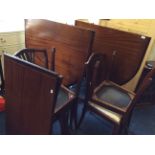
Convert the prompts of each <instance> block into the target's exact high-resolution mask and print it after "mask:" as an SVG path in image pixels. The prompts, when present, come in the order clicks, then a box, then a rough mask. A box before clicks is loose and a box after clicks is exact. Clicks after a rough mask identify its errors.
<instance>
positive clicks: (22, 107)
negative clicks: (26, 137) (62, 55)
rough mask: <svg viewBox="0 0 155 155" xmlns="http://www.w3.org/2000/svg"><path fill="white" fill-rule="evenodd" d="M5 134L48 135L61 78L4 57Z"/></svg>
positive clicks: (39, 68) (42, 69) (16, 59)
mask: <svg viewBox="0 0 155 155" xmlns="http://www.w3.org/2000/svg"><path fill="white" fill-rule="evenodd" d="M4 66H5V84H6V85H5V88H6V94H5V97H6V130H7V134H49V133H50V130H51V125H52V124H51V123H52V118H53V115H54V108H55V103H56V95H57V92H58V88H59V87H60V83H61V80H62V77H60V76H59V75H57V74H56V73H54V72H52V71H49V70H46V69H44V68H42V67H39V66H38V65H34V64H32V63H29V62H27V61H24V60H21V59H19V58H17V57H13V56H9V55H4Z"/></svg>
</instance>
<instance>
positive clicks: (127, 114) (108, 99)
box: [78, 53, 155, 134]
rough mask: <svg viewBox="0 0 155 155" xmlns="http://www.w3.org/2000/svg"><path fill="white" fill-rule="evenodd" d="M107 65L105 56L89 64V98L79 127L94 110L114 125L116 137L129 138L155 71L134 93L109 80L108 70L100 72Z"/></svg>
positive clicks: (92, 57) (98, 56)
mask: <svg viewBox="0 0 155 155" xmlns="http://www.w3.org/2000/svg"><path fill="white" fill-rule="evenodd" d="M105 62H106V57H105V56H104V55H103V54H99V53H92V55H91V56H90V58H89V60H88V61H87V62H86V63H85V68H86V82H87V86H86V92H85V95H86V98H85V105H84V108H83V111H82V115H81V118H80V121H79V124H78V126H80V125H81V123H82V121H83V119H84V116H85V114H86V112H87V111H88V110H90V111H93V112H94V113H96V114H98V115H99V116H101V117H103V118H104V119H106V120H107V121H109V122H111V123H112V124H113V130H112V134H127V132H128V127H129V123H130V119H131V116H132V112H133V109H134V107H135V105H136V103H137V102H138V100H139V98H140V97H141V96H142V94H143V93H144V91H145V90H146V89H147V88H148V87H149V86H150V84H151V82H152V78H153V77H154V76H155V69H153V70H152V71H151V72H149V73H148V74H147V76H146V77H145V79H144V81H143V82H142V84H141V86H140V87H139V90H138V91H137V92H136V93H134V92H132V91H129V90H127V89H125V88H123V87H122V86H120V85H117V84H116V83H114V82H112V81H109V80H107V79H106V75H104V70H103V69H102V70H101V69H100V68H102V67H103V66H104V67H106V63H105ZM101 73H102V74H103V76H105V80H103V81H100V79H99V78H100V77H101V76H99V74H101ZM113 76H114V75H113ZM102 79H103V78H102Z"/></svg>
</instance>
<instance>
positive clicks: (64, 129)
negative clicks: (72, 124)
mask: <svg viewBox="0 0 155 155" xmlns="http://www.w3.org/2000/svg"><path fill="white" fill-rule="evenodd" d="M68 118H69V113H68V112H64V113H63V114H61V116H60V119H59V120H60V126H61V134H62V135H68V134H69V125H68Z"/></svg>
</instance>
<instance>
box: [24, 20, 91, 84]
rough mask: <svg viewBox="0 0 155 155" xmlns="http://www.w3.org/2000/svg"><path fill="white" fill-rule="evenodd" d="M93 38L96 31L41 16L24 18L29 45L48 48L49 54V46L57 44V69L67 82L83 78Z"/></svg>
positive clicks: (65, 82)
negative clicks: (38, 17)
mask: <svg viewBox="0 0 155 155" xmlns="http://www.w3.org/2000/svg"><path fill="white" fill-rule="evenodd" d="M93 37H94V32H93V31H90V30H84V29H81V28H78V27H75V26H70V25H67V24H61V23H57V22H53V21H49V20H42V19H27V20H25V42H26V48H46V49H47V51H48V56H49V57H50V52H49V49H50V48H52V47H55V48H56V54H55V71H56V72H58V73H59V74H61V75H63V76H64V80H63V84H65V85H70V84H72V83H76V82H77V81H78V80H79V79H80V78H81V76H82V73H83V68H84V62H85V61H86V60H87V58H88V56H89V55H90V53H91V45H92V42H93ZM49 63H50V61H49ZM49 65H50V64H49Z"/></svg>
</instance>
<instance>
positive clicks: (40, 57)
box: [15, 48, 55, 71]
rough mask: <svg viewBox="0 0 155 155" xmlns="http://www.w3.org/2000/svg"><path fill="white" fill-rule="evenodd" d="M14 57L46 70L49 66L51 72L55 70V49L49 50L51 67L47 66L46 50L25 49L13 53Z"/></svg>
mask: <svg viewBox="0 0 155 155" xmlns="http://www.w3.org/2000/svg"><path fill="white" fill-rule="evenodd" d="M15 56H17V57H19V58H21V59H23V60H26V61H29V62H32V63H34V64H37V65H39V66H41V67H44V68H47V69H49V66H50V67H51V68H50V69H51V70H53V71H54V70H55V48H52V50H51V60H50V62H51V65H49V59H48V55H47V50H46V49H37V48H25V49H22V50H20V51H18V52H17V53H15Z"/></svg>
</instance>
